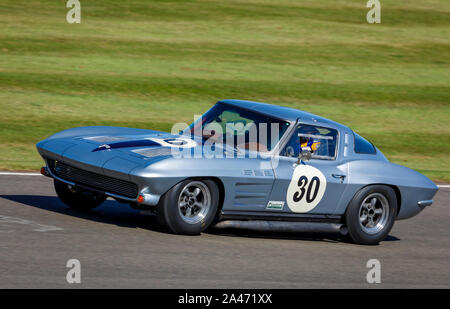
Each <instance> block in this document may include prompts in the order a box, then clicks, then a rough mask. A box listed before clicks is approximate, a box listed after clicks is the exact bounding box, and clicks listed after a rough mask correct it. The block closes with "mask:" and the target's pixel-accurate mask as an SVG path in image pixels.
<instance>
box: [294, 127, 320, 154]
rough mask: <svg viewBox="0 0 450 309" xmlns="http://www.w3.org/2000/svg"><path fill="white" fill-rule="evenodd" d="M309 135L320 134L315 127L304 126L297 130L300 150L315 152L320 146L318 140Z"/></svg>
mask: <svg viewBox="0 0 450 309" xmlns="http://www.w3.org/2000/svg"><path fill="white" fill-rule="evenodd" d="M310 135H320V133H319V131H317V129H316V128H314V127H311V126H304V127H301V128H300V129H299V130H298V136H299V137H300V152H302V151H310V152H311V153H314V152H316V151H317V150H318V149H319V147H320V142H319V141H316V140H315V139H314V137H312V136H310Z"/></svg>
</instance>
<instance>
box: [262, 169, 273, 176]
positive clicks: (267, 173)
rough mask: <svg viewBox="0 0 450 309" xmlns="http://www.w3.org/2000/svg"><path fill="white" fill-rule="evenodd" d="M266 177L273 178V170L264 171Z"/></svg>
mask: <svg viewBox="0 0 450 309" xmlns="http://www.w3.org/2000/svg"><path fill="white" fill-rule="evenodd" d="M264 176H266V177H273V171H272V170H264Z"/></svg>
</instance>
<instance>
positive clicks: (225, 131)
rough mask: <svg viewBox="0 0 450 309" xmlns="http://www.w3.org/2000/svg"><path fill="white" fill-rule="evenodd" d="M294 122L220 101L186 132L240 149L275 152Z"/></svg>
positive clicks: (185, 132)
mask: <svg viewBox="0 0 450 309" xmlns="http://www.w3.org/2000/svg"><path fill="white" fill-rule="evenodd" d="M289 125H290V122H288V121H286V120H280V119H277V118H274V117H271V116H268V115H264V114H260V113H257V112H254V111H249V110H247V109H243V108H240V107H237V106H232V105H228V104H224V103H217V104H216V105H214V106H213V107H212V108H211V109H210V110H209V111H207V112H206V113H205V114H204V115H203V116H202V117H200V118H199V119H197V121H195V122H194V123H193V124H191V125H190V126H189V127H188V128H186V129H185V130H184V131H183V134H188V135H194V136H199V137H202V138H203V139H204V140H205V141H206V140H209V141H212V142H217V143H222V144H227V145H231V146H233V147H234V148H237V149H246V150H254V151H260V152H268V151H271V150H272V149H273V148H274V147H275V146H276V145H277V143H278V142H279V141H280V139H281V137H282V136H283V135H284V133H285V132H286V130H287V128H288V127H289Z"/></svg>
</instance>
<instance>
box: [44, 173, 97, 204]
mask: <svg viewBox="0 0 450 309" xmlns="http://www.w3.org/2000/svg"><path fill="white" fill-rule="evenodd" d="M53 184H54V186H55V191H56V194H57V195H58V197H59V198H60V200H61V201H63V203H64V204H66V205H67V206H70V207H72V208H74V209H79V210H89V209H93V208H95V207H97V206H99V205H100V204H101V203H103V202H104V201H105V200H106V196H105V195H104V194H96V193H93V192H89V191H80V190H75V189H73V188H70V187H69V185H68V184H66V183H64V182H62V181H59V180H57V179H54V180H53Z"/></svg>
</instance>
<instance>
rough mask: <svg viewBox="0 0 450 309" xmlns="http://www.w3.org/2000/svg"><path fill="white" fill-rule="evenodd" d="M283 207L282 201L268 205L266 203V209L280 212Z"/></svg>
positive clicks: (270, 202)
mask: <svg viewBox="0 0 450 309" xmlns="http://www.w3.org/2000/svg"><path fill="white" fill-rule="evenodd" d="M283 207H284V201H269V203H267V207H266V209H275V210H282V209H283Z"/></svg>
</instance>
